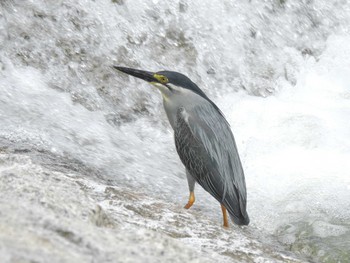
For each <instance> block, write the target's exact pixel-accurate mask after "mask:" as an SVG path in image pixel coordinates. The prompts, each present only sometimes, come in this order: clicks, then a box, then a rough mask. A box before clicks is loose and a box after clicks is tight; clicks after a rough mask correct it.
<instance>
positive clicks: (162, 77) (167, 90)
mask: <svg viewBox="0 0 350 263" xmlns="http://www.w3.org/2000/svg"><path fill="white" fill-rule="evenodd" d="M113 67H114V68H115V69H117V70H119V71H121V72H124V73H126V74H129V75H131V76H134V77H137V78H140V79H143V80H145V81H147V82H149V83H151V84H153V85H154V86H156V87H157V88H158V89H159V90H160V92H161V93H162V95H163V97H164V99H169V98H171V97H172V95H174V94H178V93H184V92H186V91H191V92H194V93H196V94H197V95H199V96H202V97H203V98H205V99H208V98H207V96H206V95H205V94H204V92H203V91H202V90H201V89H200V88H199V87H198V86H197V85H196V84H195V83H194V82H192V81H191V80H190V79H189V78H188V77H186V76H185V75H183V74H181V73H178V72H175V71H158V72H149V71H144V70H139V69H132V68H126V67H118V66H113Z"/></svg>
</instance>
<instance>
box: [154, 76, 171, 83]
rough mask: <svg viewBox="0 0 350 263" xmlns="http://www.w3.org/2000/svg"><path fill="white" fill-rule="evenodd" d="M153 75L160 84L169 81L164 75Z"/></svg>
mask: <svg viewBox="0 0 350 263" xmlns="http://www.w3.org/2000/svg"><path fill="white" fill-rule="evenodd" d="M153 76H154V77H155V78H156V79H157V80H158V81H159V82H160V83H162V84H166V83H168V82H169V80H168V78H167V77H166V76H164V75H160V74H154V75H153Z"/></svg>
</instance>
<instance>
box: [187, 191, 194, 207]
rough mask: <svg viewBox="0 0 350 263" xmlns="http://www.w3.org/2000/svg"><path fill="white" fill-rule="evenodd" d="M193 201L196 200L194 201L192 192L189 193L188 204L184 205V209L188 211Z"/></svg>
mask: <svg viewBox="0 0 350 263" xmlns="http://www.w3.org/2000/svg"><path fill="white" fill-rule="evenodd" d="M195 200H196V199H195V198H194V192H190V197H189V198H188V202H187V204H186V205H185V208H186V209H189V208H190V207H191V206H192V205H193V203H194V201H195Z"/></svg>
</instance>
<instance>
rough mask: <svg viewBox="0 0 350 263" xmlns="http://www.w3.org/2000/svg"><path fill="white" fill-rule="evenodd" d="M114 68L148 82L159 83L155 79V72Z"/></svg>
mask: <svg viewBox="0 0 350 263" xmlns="http://www.w3.org/2000/svg"><path fill="white" fill-rule="evenodd" d="M113 68H115V69H117V70H119V71H121V72H124V73H126V74H129V75H131V76H134V77H136V78H139V79H143V80H145V81H148V82H158V80H157V79H156V78H155V77H153V75H154V73H153V72H149V71H144V70H139V69H133V68H125V67H117V66H113Z"/></svg>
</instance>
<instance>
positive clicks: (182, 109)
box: [113, 65, 250, 228]
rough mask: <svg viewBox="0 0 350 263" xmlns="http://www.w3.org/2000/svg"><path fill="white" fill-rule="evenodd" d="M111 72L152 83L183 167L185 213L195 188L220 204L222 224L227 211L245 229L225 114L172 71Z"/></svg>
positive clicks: (241, 186) (242, 193) (240, 174)
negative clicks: (197, 186)
mask: <svg viewBox="0 0 350 263" xmlns="http://www.w3.org/2000/svg"><path fill="white" fill-rule="evenodd" d="M113 68H115V69H117V70H119V71H121V72H123V73H126V74H128V75H131V76H133V77H136V78H139V79H142V80H144V81H147V82H149V83H150V84H153V85H154V86H155V87H156V88H157V89H158V90H159V91H160V93H161V95H162V97H163V106H164V109H165V112H166V115H167V118H168V120H169V122H170V125H171V127H172V128H173V130H174V138H175V147H176V151H177V153H178V155H179V157H180V160H181V161H182V163H183V165H184V166H185V168H186V177H187V182H188V188H189V192H190V195H189V198H188V202H187V204H186V205H185V208H186V209H189V208H190V207H191V206H192V205H193V203H194V202H195V195H194V188H195V184H196V183H197V184H199V185H200V186H201V187H202V188H203V189H204V190H205V191H207V192H208V193H209V194H210V195H212V196H213V197H214V198H215V199H216V200H217V201H218V202H219V203H220V205H221V210H222V215H223V226H224V227H225V228H228V227H229V223H228V215H227V212H228V214H229V216H230V218H231V220H232V221H233V223H234V224H236V225H239V226H241V225H248V224H249V221H250V220H249V216H248V213H247V190H246V182H245V176H244V171H243V167H242V163H241V160H240V157H239V154H238V150H237V145H236V142H235V139H234V136H233V133H232V131H231V128H230V125H229V123H228V122H227V120H226V118H225V117H224V114H223V113H222V112H221V110H220V109H219V108H218V106H216V104H215V103H214V102H213V101H212V100H210V99H209V98H208V97H207V95H206V94H205V93H204V92H203V91H202V90H201V89H200V88H199V87H198V86H197V85H196V84H195V83H194V82H193V81H191V80H190V79H189V78H188V77H187V76H186V75H184V74H181V73H179V72H175V71H158V72H151V71H145V70H139V69H134V68H128V67H121V66H115V65H113Z"/></svg>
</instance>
